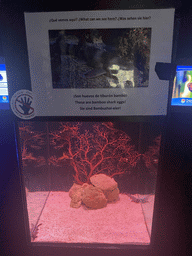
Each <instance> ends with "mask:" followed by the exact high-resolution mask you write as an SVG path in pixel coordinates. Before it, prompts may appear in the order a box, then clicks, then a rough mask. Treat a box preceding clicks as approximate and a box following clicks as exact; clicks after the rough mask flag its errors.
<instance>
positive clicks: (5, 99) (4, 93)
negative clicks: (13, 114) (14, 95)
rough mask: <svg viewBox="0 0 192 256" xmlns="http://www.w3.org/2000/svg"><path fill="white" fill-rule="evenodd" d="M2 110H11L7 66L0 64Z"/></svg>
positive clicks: (0, 104)
mask: <svg viewBox="0 0 192 256" xmlns="http://www.w3.org/2000/svg"><path fill="white" fill-rule="evenodd" d="M0 109H9V96H8V85H7V74H6V67H5V64H0Z"/></svg>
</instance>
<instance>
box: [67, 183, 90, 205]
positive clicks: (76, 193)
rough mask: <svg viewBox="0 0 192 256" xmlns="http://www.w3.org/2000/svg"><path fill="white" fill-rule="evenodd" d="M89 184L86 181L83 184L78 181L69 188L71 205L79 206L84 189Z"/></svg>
mask: <svg viewBox="0 0 192 256" xmlns="http://www.w3.org/2000/svg"><path fill="white" fill-rule="evenodd" d="M87 186H89V184H87V183H84V184H83V185H82V186H81V185H78V184H76V183H74V184H73V186H72V187H71V188H70V190H69V196H70V197H71V203H70V207H72V208H79V207H80V206H81V202H82V195H83V193H84V189H85V188H86V187H87Z"/></svg>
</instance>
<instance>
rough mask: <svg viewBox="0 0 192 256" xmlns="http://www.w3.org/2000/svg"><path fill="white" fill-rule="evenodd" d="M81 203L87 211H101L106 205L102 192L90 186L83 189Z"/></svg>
mask: <svg viewBox="0 0 192 256" xmlns="http://www.w3.org/2000/svg"><path fill="white" fill-rule="evenodd" d="M82 202H83V203H84V204H85V206H86V207H88V208H89V209H101V208H103V207H105V206H106V205H107V199H106V197H105V195H104V193H103V192H102V190H101V189H99V188H96V187H94V186H92V185H89V186H86V187H85V188H84V192H83V196H82Z"/></svg>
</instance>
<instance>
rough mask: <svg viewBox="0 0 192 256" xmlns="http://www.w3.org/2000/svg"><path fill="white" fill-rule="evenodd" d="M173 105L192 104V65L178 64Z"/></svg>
mask: <svg viewBox="0 0 192 256" xmlns="http://www.w3.org/2000/svg"><path fill="white" fill-rule="evenodd" d="M171 105H173V106H180V105H181V106H192V66H177V70H176V76H175V79H174V83H173V94H172V102H171Z"/></svg>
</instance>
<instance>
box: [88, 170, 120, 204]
mask: <svg viewBox="0 0 192 256" xmlns="http://www.w3.org/2000/svg"><path fill="white" fill-rule="evenodd" d="M90 181H91V183H92V184H93V186H95V187H96V188H99V189H101V190H102V191H103V193H104V195H105V197H106V199H107V201H108V202H113V201H116V200H117V199H118V198H119V189H118V184H117V182H116V181H115V180H114V179H113V178H111V177H109V176H107V175H105V174H102V173H101V174H95V175H93V176H92V177H91V178H90Z"/></svg>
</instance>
